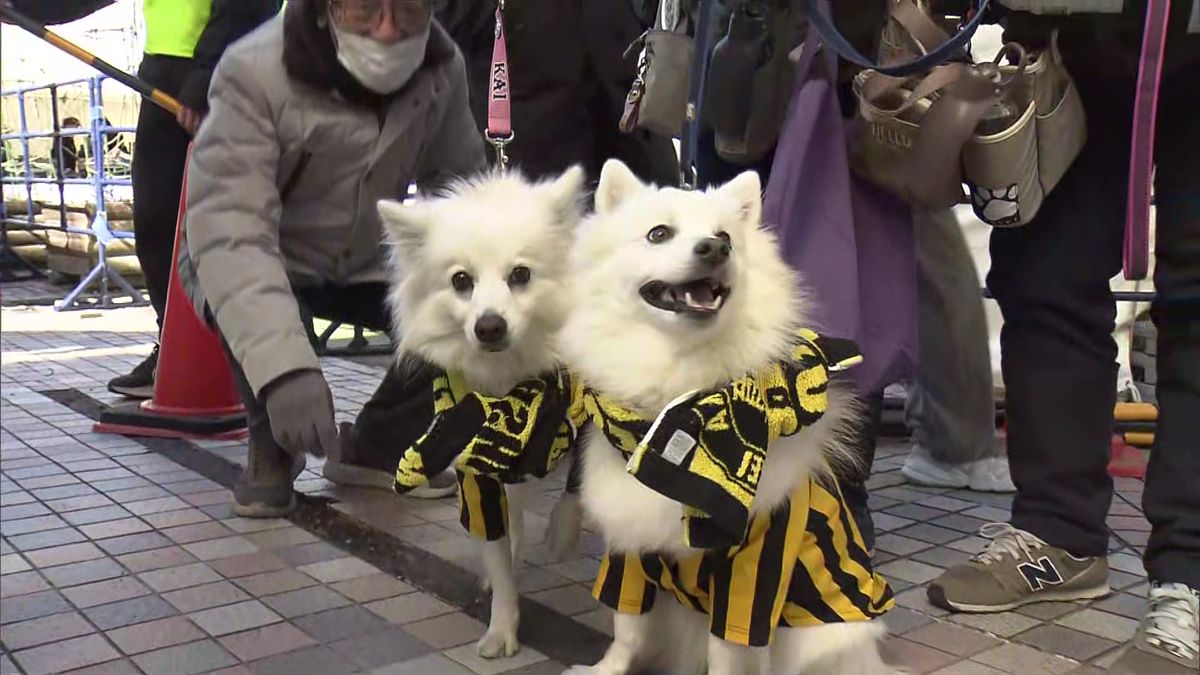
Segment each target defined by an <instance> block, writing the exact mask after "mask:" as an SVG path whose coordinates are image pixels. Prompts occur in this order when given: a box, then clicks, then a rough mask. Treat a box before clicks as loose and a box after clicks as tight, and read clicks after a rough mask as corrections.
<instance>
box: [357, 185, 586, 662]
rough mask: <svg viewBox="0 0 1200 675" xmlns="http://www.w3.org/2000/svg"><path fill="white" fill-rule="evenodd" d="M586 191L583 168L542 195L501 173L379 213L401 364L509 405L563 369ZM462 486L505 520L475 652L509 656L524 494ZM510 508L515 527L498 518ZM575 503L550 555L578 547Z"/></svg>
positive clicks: (489, 557) (488, 539)
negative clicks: (516, 390)
mask: <svg viewBox="0 0 1200 675" xmlns="http://www.w3.org/2000/svg"><path fill="white" fill-rule="evenodd" d="M582 184H583V172H582V170H580V169H578V168H573V169H570V170H568V171H567V172H566V173H564V174H563V175H562V176H561V177H559V178H558V179H557V180H554V181H551V182H546V183H541V184H534V183H530V182H528V181H526V180H524V179H523V178H521V177H520V176H519V175H517V174H515V173H494V174H489V175H485V176H483V177H480V178H478V179H475V180H471V181H465V182H461V183H458V184H456V185H453V186H451V188H450V189H449V190H448V192H447V193H446V194H444V195H443V196H440V197H438V198H433V199H427V200H419V201H416V202H414V203H410V204H400V203H399V202H394V201H386V200H385V201H382V202H380V203H379V213H380V216H381V217H382V219H383V223H384V226H385V230H386V231H387V233H388V236H389V238H390V239H391V242H392V244H393V269H394V272H393V274H394V278H393V288H392V292H391V295H390V301H391V304H392V309H393V316H394V317H396V335H397V336H398V337H399V354H398V357H399V358H400V359H401V361H402V362H404V361H409V362H419V363H425V364H432V365H433V366H435V367H437V368H439V369H440V370H441V371H444V372H446V373H453V374H455V375H457V376H459V377H461V381H462V382H464V383H465V386H466V388H467V389H468V390H469V391H474V392H478V393H479V394H483V395H487V396H503V395H505V394H507V393H508V392H509V391H510V390H511V389H512V388H513V386H514V385H516V384H517V383H519V382H522V381H524V380H528V379H529V378H531V377H534V376H537V375H539V374H542V373H545V372H547V371H549V370H552V369H554V368H556V367H557V358H556V357H555V354H554V351H553V339H554V337H555V334H556V333H557V331H558V330H559V328H560V327H561V325H562V322H563V320H564V318H565V315H566V300H567V295H566V289H565V285H564V282H565V271H566V258H567V252H568V249H569V246H570V242H571V238H572V236H573V233H574V230H575V228H576V227H577V224H578V222H579V220H580V218H581V213H580V206H579V201H580V196H581V192H582ZM459 480H460V499H459V504H460V510H463V511H464V512H466V511H467V510H468V502H470V508H474V509H478V508H479V504H480V503H483V502H488V500H489V499H492V500H493V502H494V503H493V502H488V503H490V504H491V506H490V507H486V508H489V509H491V510H492V511H496V510H500V511H501V513H500V514H499V521H500V524H499V528H496V527H495V525H494V523H495V522H496V517H495V515H496V514H493V516H492V517H491V522H492V523H493V524H492V525H487V526H486V527H488V528H492V529H498V531H497V532H496V533H495V534H490V533H488V534H486V535H485V536H484V537H482V538H483V539H484V541H483V543H482V552H481V555H482V558H483V563H484V571H485V577H486V578H485V581H486V583H487V585H488V586H489V587H490V588H491V591H492V614H491V622H490V624H489V626H488V630H487V633H486V634H485V635H484V636H483V638H482V639H481V640H480V641H479V644H478V646H477V647H478V652H479V654H480V655H481V656H483V657H485V658H497V657H502V656H512V655H513V654H515V653H516V651H517V649H518V648H519V645H518V642H517V624H518V615H519V610H518V605H517V597H518V596H517V583H516V580H515V578H514V564H515V563H516V562H517V561H518V560H519V558H518V549H519V546H520V543H521V534H522V530H523V520H522V513H523V504H524V502H525V498H526V493H527V491H528V489H529V488H528V484H510V485H506V486H504V487H503V488H499V487H498V486H497V487H496V489H495V490H494V493H492V494H491V497H487V496H486V495H485V496H484V497H481V496H480V495H481V493H484V492H485V490H484V489H483V488H482V487H480V485H482V483H477V482H476V481H477V480H483V479H480V478H478V477H474V476H466V475H464V474H462V473H461V472H460V478H459ZM472 491H474V493H473V494H472ZM505 497H506V499H507V515H508V518H507V521H508V522H507V523H504V522H503V520H504V519H503V513H502V507H500V506H499V504H500V502H499V500H501V499H504V498H505ZM570 500H571V498H570V497H567V498H566V499H565V500H564V501H566V502H567V504H566V505H565V508H556V509H555V513H554V516H553V517H552V519H551V527H550V530H549V532H548V540H549V541H550V544H551V548H552V549H554V548H559V549H561V548H562V545H561V544H559V543H557V542H559V541H567V542H572V541H576V540H577V539H578V531H579V527H580V523H579V515H577V514H579V513H580V509H579V508H578V504H577V502H576V503H575V504H570ZM560 504H562V502H560ZM483 520H484V519H483V518H479V517H478V516H477V515H476V517H474V520H473V523H472V524H469V525H468V516H464V518H463V522H464V525H465V526H467V527H468V529H469V530H470V531H471V532H472V534H474V535H476V538H477V539H479V538H480V536H479V535H480V534H481V533H480V531H479V529H483V528H484V527H485V526H484V524H483ZM477 528H479V529H477ZM560 553H561V551H560Z"/></svg>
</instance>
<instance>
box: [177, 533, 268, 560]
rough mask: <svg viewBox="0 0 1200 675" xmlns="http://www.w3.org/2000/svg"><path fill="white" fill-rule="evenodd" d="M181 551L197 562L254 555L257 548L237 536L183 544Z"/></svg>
mask: <svg viewBox="0 0 1200 675" xmlns="http://www.w3.org/2000/svg"><path fill="white" fill-rule="evenodd" d="M183 550H185V551H187V552H188V553H191V554H192V555H194V556H196V558H197V559H199V560H220V559H221V558H232V557H233V556H235V555H245V554H247V553H254V552H255V551H257V550H258V547H257V546H255V545H254V544H253V543H251V542H250V541H247V540H246V539H245V538H243V537H240V536H239V537H225V538H223V539H210V540H207V541H197V542H193V543H191V544H184V545H183Z"/></svg>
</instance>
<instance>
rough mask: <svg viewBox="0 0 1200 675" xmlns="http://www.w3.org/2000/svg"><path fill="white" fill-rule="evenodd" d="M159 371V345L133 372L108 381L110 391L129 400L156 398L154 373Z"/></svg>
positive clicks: (155, 346)
mask: <svg viewBox="0 0 1200 675" xmlns="http://www.w3.org/2000/svg"><path fill="white" fill-rule="evenodd" d="M156 370H158V345H154V351H152V352H150V356H147V357H146V360H144V361H142V362H141V363H139V364H137V365H136V366H134V368H133V370H131V371H129V373H127V374H125V375H121V376H120V377H114V378H113V379H111V380H109V381H108V390H109V391H111V392H112V393H114V394H120V395H121V396H127V397H129V398H143V399H145V398H151V397H153V396H154V372H155V371H156Z"/></svg>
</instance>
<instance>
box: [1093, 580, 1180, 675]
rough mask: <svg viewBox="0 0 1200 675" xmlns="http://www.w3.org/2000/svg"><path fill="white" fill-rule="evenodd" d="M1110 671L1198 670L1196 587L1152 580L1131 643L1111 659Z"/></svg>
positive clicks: (1172, 671) (1159, 671)
mask: <svg viewBox="0 0 1200 675" xmlns="http://www.w3.org/2000/svg"><path fill="white" fill-rule="evenodd" d="M1110 670H1111V671H1112V672H1114V673H1129V674H1131V675H1132V674H1133V673H1137V674H1138V675H1142V674H1143V673H1156V674H1161V675H1169V674H1170V675H1173V674H1174V673H1190V674H1192V675H1194V674H1195V673H1200V590H1197V589H1195V588H1188V587H1187V586H1185V585H1183V584H1154V585H1153V586H1151V587H1150V607H1149V608H1148V609H1147V610H1146V615H1145V616H1144V617H1142V623H1141V624H1140V625H1139V626H1138V630H1137V635H1136V636H1134V638H1133V644H1131V645H1129V647H1127V648H1126V649H1125V652H1124V653H1122V654H1121V657H1120V658H1118V659H1117V660H1116V662H1115V663H1113V665H1112V667H1111V669H1110Z"/></svg>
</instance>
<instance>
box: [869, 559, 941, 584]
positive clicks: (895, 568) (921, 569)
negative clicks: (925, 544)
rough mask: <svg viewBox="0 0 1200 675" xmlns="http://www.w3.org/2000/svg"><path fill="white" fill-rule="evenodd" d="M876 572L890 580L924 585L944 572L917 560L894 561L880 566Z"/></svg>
mask: <svg viewBox="0 0 1200 675" xmlns="http://www.w3.org/2000/svg"><path fill="white" fill-rule="evenodd" d="M876 571H877V572H879V573H880V574H882V575H883V576H884V577H885V578H888V579H891V578H896V579H903V580H904V581H910V582H912V583H914V584H923V583H925V582H927V581H933V580H934V579H936V578H938V577H939V576H941V574H942V572H943V571H944V570H943V569H942V568H941V567H935V566H933V565H927V564H925V563H922V562H917V561H915V560H893V561H892V562H889V563H884V564H883V565H880V566H878V567H877V568H876Z"/></svg>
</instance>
